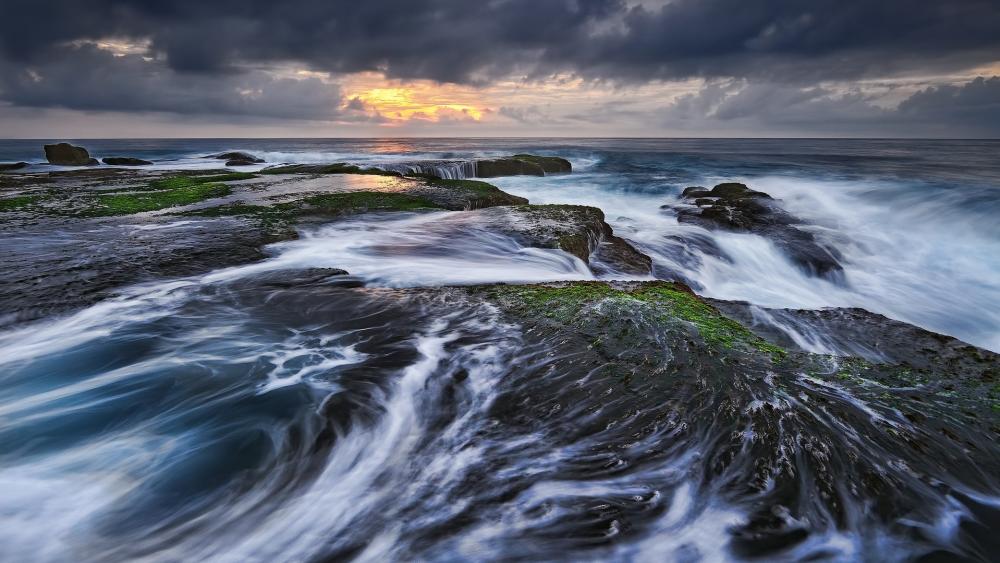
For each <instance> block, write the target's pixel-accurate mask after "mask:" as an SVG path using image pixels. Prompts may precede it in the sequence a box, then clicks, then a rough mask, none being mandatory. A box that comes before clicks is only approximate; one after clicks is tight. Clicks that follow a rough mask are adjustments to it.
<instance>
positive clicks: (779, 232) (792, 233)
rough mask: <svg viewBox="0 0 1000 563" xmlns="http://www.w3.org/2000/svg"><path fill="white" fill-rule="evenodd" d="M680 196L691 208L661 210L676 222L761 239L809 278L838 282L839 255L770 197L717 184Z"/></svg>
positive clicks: (731, 184) (734, 185) (743, 187)
mask: <svg viewBox="0 0 1000 563" xmlns="http://www.w3.org/2000/svg"><path fill="white" fill-rule="evenodd" d="M681 195H682V197H683V198H684V199H686V200H688V201H692V200H693V201H692V203H693V206H672V205H667V206H665V207H666V208H675V209H676V211H677V220H678V221H680V222H682V223H691V224H695V225H700V226H702V227H705V228H707V229H725V230H730V231H737V232H746V233H753V234H757V235H761V236H764V237H766V238H768V239H770V240H772V241H773V242H774V243H775V244H776V245H777V246H778V247H779V248H781V250H782V251H783V252H785V253H786V254H787V255H788V256H789V257H790V258H791V259H792V261H793V262H795V263H796V264H797V265H798V266H800V267H801V268H802V269H803V270H805V271H806V272H808V273H809V274H811V275H816V276H820V277H825V278H829V279H834V280H838V279H840V276H841V274H842V272H843V266H841V264H840V258H841V256H840V253H839V252H838V251H837V250H836V249H834V248H830V247H827V246H824V245H822V244H820V243H819V242H818V241H817V240H816V237H815V235H813V234H812V233H810V232H808V231H806V230H803V229H801V228H800V227H799V226H800V225H802V224H803V222H802V221H801V220H800V219H798V218H797V217H795V216H793V215H791V214H789V213H788V212H787V211H785V210H784V209H782V208H781V206H780V205H779V204H778V202H777V200H775V199H774V198H772V197H771V196H770V195H768V194H766V193H764V192H759V191H755V190H751V189H750V188H748V187H747V186H746V185H744V184H739V183H735V182H728V183H724V184H719V185H717V186H715V187H714V188H712V189H711V190H706V189H705V188H702V187H698V186H693V187H690V188H686V189H685V190H684V191H683V192H682V194H681Z"/></svg>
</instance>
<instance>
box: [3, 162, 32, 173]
mask: <svg viewBox="0 0 1000 563" xmlns="http://www.w3.org/2000/svg"><path fill="white" fill-rule="evenodd" d="M27 167H28V163H27V162H2V163H0V172H13V171H14V170H21V169H22V168H27Z"/></svg>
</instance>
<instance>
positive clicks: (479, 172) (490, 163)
mask: <svg viewBox="0 0 1000 563" xmlns="http://www.w3.org/2000/svg"><path fill="white" fill-rule="evenodd" d="M572 171H573V165H571V164H570V162H569V161H568V160H566V159H565V158H559V157H557V156H535V155H531V154H515V155H514V156H510V157H505V158H494V159H488V160H477V161H476V177H478V178H496V177H498V176H545V175H546V174H568V173H570V172H572Z"/></svg>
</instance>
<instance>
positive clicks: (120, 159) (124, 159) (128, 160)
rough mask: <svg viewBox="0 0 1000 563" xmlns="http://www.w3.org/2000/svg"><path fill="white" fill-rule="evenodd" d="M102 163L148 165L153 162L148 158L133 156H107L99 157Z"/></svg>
mask: <svg viewBox="0 0 1000 563" xmlns="http://www.w3.org/2000/svg"><path fill="white" fill-rule="evenodd" d="M101 161H102V162H104V164H108V165H111V166H149V165H150V164H153V163H152V162H150V161H148V160H143V159H141V158H133V157H130V156H109V157H107V158H102V159H101Z"/></svg>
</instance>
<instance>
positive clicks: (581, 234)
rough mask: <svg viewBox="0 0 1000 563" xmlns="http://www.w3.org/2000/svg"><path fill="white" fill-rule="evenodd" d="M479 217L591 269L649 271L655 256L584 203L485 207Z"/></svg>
mask: <svg viewBox="0 0 1000 563" xmlns="http://www.w3.org/2000/svg"><path fill="white" fill-rule="evenodd" d="M480 217H481V218H480V219H478V220H480V221H483V222H485V223H486V224H487V225H488V227H489V228H490V229H491V230H494V231H497V232H503V233H506V234H508V235H511V236H513V237H515V238H518V239H520V240H521V241H522V243H523V244H526V245H530V246H534V247H538V248H558V249H561V250H564V251H566V252H568V253H570V254H572V255H574V256H576V257H577V258H579V259H580V260H583V261H584V263H586V264H588V265H589V266H591V268H592V269H595V270H600V271H602V272H604V271H608V272H618V273H622V274H628V275H649V274H650V272H651V271H652V260H651V259H650V258H649V256H646V255H645V254H643V253H642V252H639V251H638V250H636V249H635V247H633V246H632V245H631V244H629V242H628V241H626V240H625V239H623V238H621V237H618V236H615V234H614V232H613V231H612V229H611V226H610V225H608V224H607V223H606V222H605V220H604V212H602V211H601V210H600V209H598V208H596V207H587V206H584V205H517V206H512V207H494V208H490V209H486V210H483V212H481V214H480Z"/></svg>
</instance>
